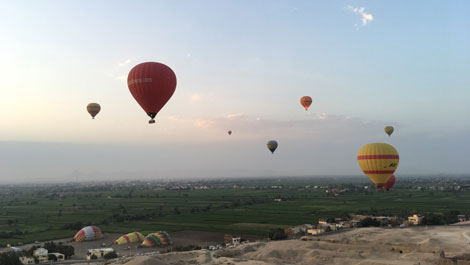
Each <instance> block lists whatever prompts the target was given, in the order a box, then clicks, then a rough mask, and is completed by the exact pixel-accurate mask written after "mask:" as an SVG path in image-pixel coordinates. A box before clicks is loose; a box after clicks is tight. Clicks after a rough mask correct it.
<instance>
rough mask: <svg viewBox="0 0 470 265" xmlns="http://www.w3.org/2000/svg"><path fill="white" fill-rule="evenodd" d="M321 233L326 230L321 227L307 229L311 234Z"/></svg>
mask: <svg viewBox="0 0 470 265" xmlns="http://www.w3.org/2000/svg"><path fill="white" fill-rule="evenodd" d="M321 233H324V230H323V229H320V228H312V229H308V230H307V234H309V235H318V234H321Z"/></svg>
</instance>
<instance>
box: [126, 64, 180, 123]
mask: <svg viewBox="0 0 470 265" xmlns="http://www.w3.org/2000/svg"><path fill="white" fill-rule="evenodd" d="M127 85H128V86H129V90H130V92H131V94H132V96H133V97H134V98H135V100H136V101H137V103H139V105H140V106H141V107H142V108H143V109H144V111H145V112H146V113H147V115H148V116H149V117H150V118H151V119H150V121H149V123H155V120H154V118H155V116H156V115H157V113H158V112H159V111H160V110H161V109H162V108H163V106H165V104H166V102H167V101H168V100H169V99H170V98H171V96H172V95H173V93H174V92H175V88H176V75H175V73H174V72H173V70H171V68H170V67H168V66H166V65H164V64H161V63H154V62H147V63H141V64H138V65H136V66H134V68H132V69H131V71H130V72H129V76H128V77H127Z"/></svg>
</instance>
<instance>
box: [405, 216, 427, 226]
mask: <svg viewBox="0 0 470 265" xmlns="http://www.w3.org/2000/svg"><path fill="white" fill-rule="evenodd" d="M423 218H424V217H423V216H421V215H418V214H414V215H413V216H409V217H408V223H409V224H410V225H419V224H421V222H422V221H423Z"/></svg>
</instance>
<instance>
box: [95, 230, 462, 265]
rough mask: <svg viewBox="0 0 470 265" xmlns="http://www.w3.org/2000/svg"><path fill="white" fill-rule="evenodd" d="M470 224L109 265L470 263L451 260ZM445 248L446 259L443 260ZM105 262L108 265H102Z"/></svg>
mask: <svg viewBox="0 0 470 265" xmlns="http://www.w3.org/2000/svg"><path fill="white" fill-rule="evenodd" d="M469 238H470V224H469V223H466V224H460V225H452V226H436V227H408V228H360V229H351V230H347V231H345V232H341V233H336V234H329V235H328V234H324V235H321V236H309V237H304V238H302V239H296V240H284V241H273V242H255V243H248V244H242V245H240V246H237V247H232V248H226V249H223V250H218V251H208V250H199V251H191V252H180V253H167V254H158V255H152V256H136V257H132V258H129V257H127V258H119V259H115V260H112V261H108V262H107V264H109V265H118V264H120V265H121V264H125V265H163V264H165V265H183V264H194V265H203V264H204V265H206V264H207V265H216V264H220V265H222V264H224V265H235V264H237V265H267V264H305V265H306V264H309V265H310V264H334V265H352V264H358V265H359V264H360V265H384V264H391V265H398V264H403V265H412V264H413V265H414V264H416V265H418V264H419V265H421V264H422V265H425V264H434V265H451V264H458V265H470V255H469V256H468V257H467V258H468V260H465V261H464V260H459V261H458V262H455V263H454V262H453V261H452V260H451V259H450V258H452V257H454V258H455V257H457V256H461V255H463V254H465V253H469V254H470V240H469ZM442 251H444V253H445V256H446V258H441V257H440V254H441V252H442ZM102 264H104V263H102Z"/></svg>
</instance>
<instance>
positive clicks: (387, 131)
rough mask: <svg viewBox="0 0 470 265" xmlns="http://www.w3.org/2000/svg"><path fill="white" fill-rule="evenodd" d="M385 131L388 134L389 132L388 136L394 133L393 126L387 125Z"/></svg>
mask: <svg viewBox="0 0 470 265" xmlns="http://www.w3.org/2000/svg"><path fill="white" fill-rule="evenodd" d="M384 131H385V133H386V134H388V136H390V135H392V133H393V126H387V127H385V128H384Z"/></svg>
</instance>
